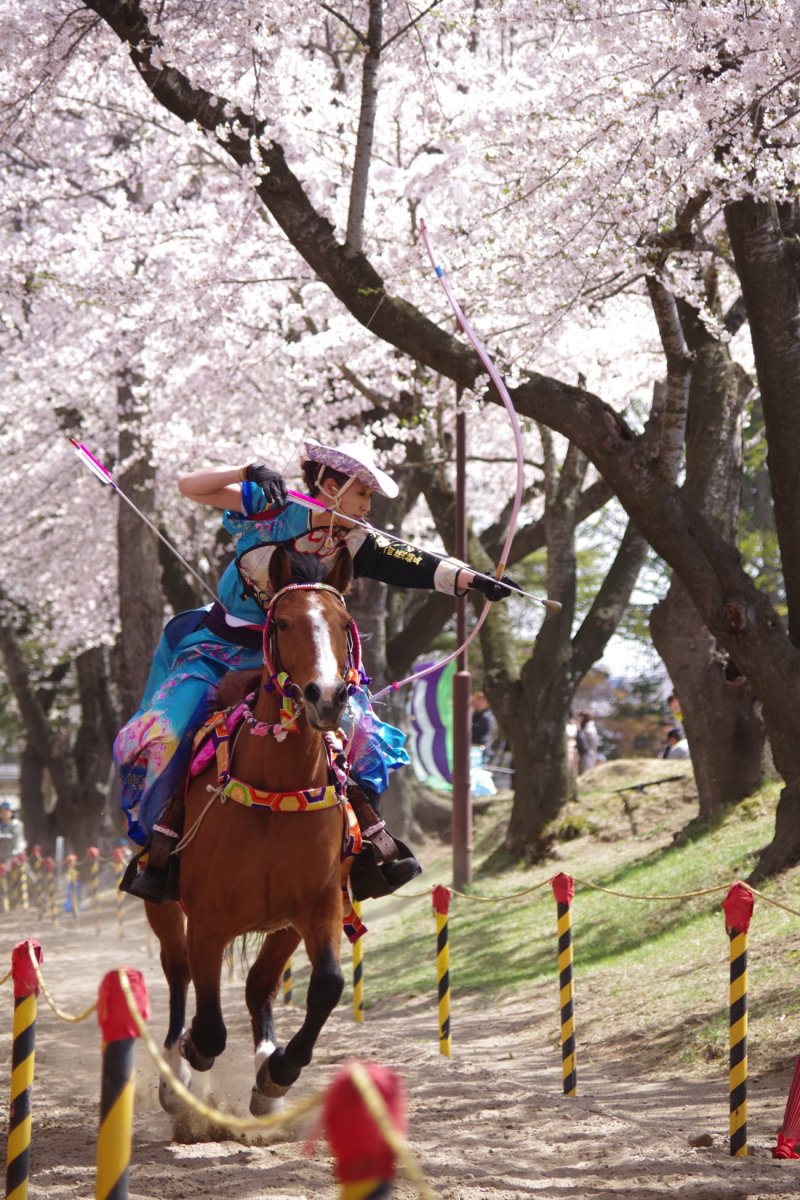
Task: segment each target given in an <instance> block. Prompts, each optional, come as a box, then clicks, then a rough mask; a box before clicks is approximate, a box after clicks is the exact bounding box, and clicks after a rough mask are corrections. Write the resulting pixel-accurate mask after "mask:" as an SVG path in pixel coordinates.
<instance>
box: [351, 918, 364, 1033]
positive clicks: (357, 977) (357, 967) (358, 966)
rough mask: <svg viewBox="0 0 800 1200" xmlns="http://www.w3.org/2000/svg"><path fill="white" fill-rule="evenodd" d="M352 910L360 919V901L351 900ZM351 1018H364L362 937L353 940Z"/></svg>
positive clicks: (361, 1019) (359, 1019)
mask: <svg viewBox="0 0 800 1200" xmlns="http://www.w3.org/2000/svg"><path fill="white" fill-rule="evenodd" d="M353 911H354V912H355V914H356V916H357V917H358V919H359V920H361V901H360V900H354V901H353ZM353 1020H354V1021H358V1022H362V1021H363V1020H364V939H363V938H359V939H358V941H357V942H353Z"/></svg>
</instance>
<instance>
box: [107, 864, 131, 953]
mask: <svg viewBox="0 0 800 1200" xmlns="http://www.w3.org/2000/svg"><path fill="white" fill-rule="evenodd" d="M111 857H112V858H113V860H114V881H115V888H116V897H117V936H118V937H119V940H120V941H122V939H123V938H124V937H125V921H124V918H123V915H122V906H123V904H124V903H125V893H124V892H121V891H120V890H119V885H120V883H121V882H122V876H123V875H124V874H125V864H126V863H127V861H128V855H127V854H126V852H125V850H124V848H123V847H122V846H116V847H115V848H114V853H113V854H112V856H111Z"/></svg>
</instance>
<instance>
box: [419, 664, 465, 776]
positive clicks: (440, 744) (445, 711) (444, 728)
mask: <svg viewBox="0 0 800 1200" xmlns="http://www.w3.org/2000/svg"><path fill="white" fill-rule="evenodd" d="M431 665H432V660H430V659H428V660H419V661H418V662H415V663H414V668H413V669H414V670H415V671H418V670H424V669H425V668H426V667H430V666H431ZM455 672H456V664H455V662H449V663H447V664H446V665H445V666H444V667H441V668H440V669H439V670H438V671H431V673H430V675H425V676H424V677H423V678H422V679H418V680H417V681H416V682H415V683H413V684H412V685H411V689H410V698H409V717H410V720H411V735H410V737H409V746H408V750H409V754H410V756H411V766H412V769H413V771H414V774H415V775H416V777H417V779H419V780H420V782H421V783H424V784H426V785H427V786H428V787H431V788H439V789H447V790H449V789H450V787H451V786H452V783H453V676H454V675H455Z"/></svg>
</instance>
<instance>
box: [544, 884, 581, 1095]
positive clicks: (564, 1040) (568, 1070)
mask: <svg viewBox="0 0 800 1200" xmlns="http://www.w3.org/2000/svg"><path fill="white" fill-rule="evenodd" d="M550 884H551V887H552V889H553V895H554V896H555V898H556V905H557V911H558V986H559V1005H560V1010H561V1076H562V1080H563V1087H564V1095H565V1096H577V1094H578V1072H577V1068H576V1064H575V1009H574V1004H573V1000H574V997H573V993H572V897H573V896H574V895H575V884H574V882H573V880H572V878H571V876H569V875H565V874H564V872H563V871H562V872H560V874H558V875H554V876H553V878H552V879H551V880H550Z"/></svg>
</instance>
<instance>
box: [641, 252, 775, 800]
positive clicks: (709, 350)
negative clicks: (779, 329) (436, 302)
mask: <svg viewBox="0 0 800 1200" xmlns="http://www.w3.org/2000/svg"><path fill="white" fill-rule="evenodd" d="M705 283H706V298H707V303H708V306H709V308H710V310H711V311H715V312H717V313H718V315H721V313H720V311H719V310H720V306H719V298H718V295H717V281H716V273H715V271H714V270H713V268H712V269H709V271H707V273H706V280H705ZM651 294H652V293H651ZM678 314H679V315H680V332H679V333H676V334H675V337H676V339H681V340H682V339H685V341H684V347H685V354H684V360H685V362H688V363H689V364H690V366H689V369H688V372H686V371H684V372H683V375H682V377H683V378H684V379H685V382H686V393H685V394H686V407H685V411H686V413H687V414H688V422H687V421H686V420H685V422H684V423H685V424H686V425H687V435H686V478H685V482H684V485H683V491H684V494H685V495H686V497H687V498H688V499H689V500H690V502H691V503H692V504H693V505H694V506H695V507H696V508H697V510H698V511H699V512H702V513H703V514H704V515H705V517H706V518H707V519H708V521H709V522H710V523H711V524H712V525H713V526H714V528H715V529H716V530H717V532H718V533H719V534H720V535H721V537H723V538H724V539H725V540H726V541H730V542H732V543H735V541H736V536H737V528H738V516H739V505H740V498H741V485H742V471H743V454H742V423H743V409H744V403H745V400H746V398H747V396H748V394H749V392H750V390H751V386H750V383H749V381H748V380H747V378H746V376H745V375H744V372H743V371H742V370H741V368H739V367H737V365H736V364H735V363H734V362H733V360H732V358H731V355H730V351H729V349H728V345H727V343H726V342H723V341H720V340H719V338H717V337H715V336H714V335H713V334H712V333H711V332H710V331H709V330H708V329H707V327H706V326H705V324H704V323H703V322H702V321H701V320H700V318H699V315H698V313H697V312H696V310H694V309H692V308H691V307H690V306H689V305H687V304H685V303H681V304H679V305H678V306H677V308H676V315H678ZM659 325H660V327H661V322H659ZM667 358H668V371H669V370H670V368H671V367H672V365H673V363H674V361H675V360H674V359H672V360H670V356H669V355H668V356H667ZM678 465H679V459H678V461H675V460H673V463H672V468H671V470H670V474H671V475H672V476H673V477H674V476H675V475H677V467H678ZM650 631H651V634H652V636H653V643H654V645H655V647H656V649H657V650H658V652H659V654H660V655H661V657H662V659H663V660H664V662H665V664H666V666H667V670H668V671H669V674H670V678H671V680H672V683H673V686H674V688H675V694H676V695H677V697H678V700H679V702H680V705H681V709H682V713H683V718H684V721H683V723H684V727H685V730H686V736H687V739H688V741H689V747H690V750H691V753H692V766H693V768H694V775H695V780H696V783H697V789H698V796H699V816H700V819H701V820H706V819H708V818H710V817H712V816H714V815H715V814H716V813H718V812H720V811H721V810H722V809H723V808H724V807H725V806H726V805H730V804H734V803H736V802H737V801H739V800H742V799H743V798H744V797H745V796H748V795H750V794H751V793H752V792H753V791H754V790H755V789H756V788H757V787H758V786H759V784H760V783H761V778H762V773H763V763H764V741H765V731H764V723H763V719H762V714H761V707H760V705H759V704H758V702H757V701H756V699H755V697H754V695H753V692H752V689H751V687H750V684H749V683H748V682H747V680H746V679H744V677H743V676H742V675H741V674H740V673H739V672H738V670H737V669H736V668H735V665H734V664H731V663H730V661H729V659H728V656H727V655H726V654H725V652H724V651H722V650H721V649H720V648H719V647H717V645H716V643H715V641H714V639H713V637H711V636H710V635H709V633H708V630H707V629H706V627H705V624H704V621H703V618H702V617H701V615H700V613H699V612H698V611H697V609H696V607H695V605H694V604H693V603H692V600H691V598H690V596H689V595H688V593H687V591H686V588H685V587H684V586H683V584H682V583H681V581H680V579H679V578H677V577H676V576H673V578H672V582H671V584H670V588H669V592H668V593H667V596H666V597H665V599H664V600H663V601H661V602H660V604H658V605H656V607H655V608H654V610H653V613H652V614H651V621H650Z"/></svg>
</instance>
